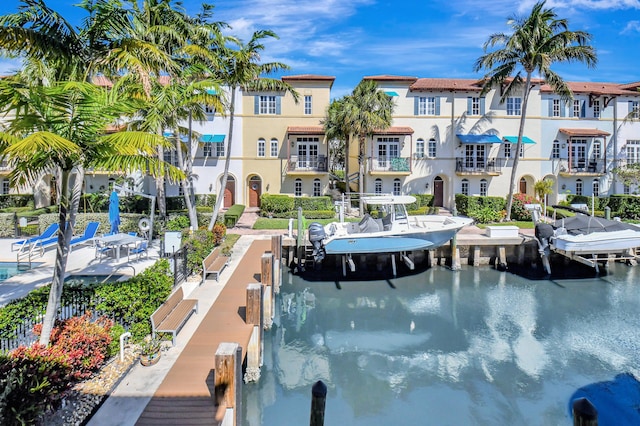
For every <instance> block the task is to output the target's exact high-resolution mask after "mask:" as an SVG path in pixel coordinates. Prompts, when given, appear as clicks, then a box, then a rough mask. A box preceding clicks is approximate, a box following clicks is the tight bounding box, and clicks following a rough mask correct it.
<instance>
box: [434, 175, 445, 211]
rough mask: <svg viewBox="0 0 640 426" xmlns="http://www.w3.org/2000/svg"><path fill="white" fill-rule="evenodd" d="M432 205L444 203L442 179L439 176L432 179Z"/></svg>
mask: <svg viewBox="0 0 640 426" xmlns="http://www.w3.org/2000/svg"><path fill="white" fill-rule="evenodd" d="M433 205H434V206H436V207H442V206H443V205H444V181H443V180H442V179H441V178H439V177H436V178H435V180H434V181H433Z"/></svg>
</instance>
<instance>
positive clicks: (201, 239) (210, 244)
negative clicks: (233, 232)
mask: <svg viewBox="0 0 640 426" xmlns="http://www.w3.org/2000/svg"><path fill="white" fill-rule="evenodd" d="M223 227H224V225H223V224H221V223H219V222H218V223H216V224H215V225H214V226H213V232H209V231H208V230H206V229H199V230H197V231H195V232H193V233H192V234H191V235H189V237H188V238H186V239H185V240H184V241H183V247H185V249H186V250H187V269H188V270H189V271H190V272H191V273H192V274H199V273H201V272H202V261H203V260H204V258H205V257H207V256H208V255H209V253H211V250H213V248H214V247H215V246H216V245H218V244H216V241H217V240H218V238H219V236H218V233H219V232H221V231H224V229H222V228H223Z"/></svg>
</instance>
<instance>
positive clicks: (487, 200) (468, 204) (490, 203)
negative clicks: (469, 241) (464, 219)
mask: <svg viewBox="0 0 640 426" xmlns="http://www.w3.org/2000/svg"><path fill="white" fill-rule="evenodd" d="M505 206H506V201H505V199H504V198H502V197H478V196H469V195H463V194H456V210H457V211H458V214H459V215H462V216H469V211H470V210H471V211H475V210H477V209H482V208H485V207H486V208H489V209H492V210H495V211H498V212H499V211H502V210H504V209H505ZM469 217H471V216H469Z"/></svg>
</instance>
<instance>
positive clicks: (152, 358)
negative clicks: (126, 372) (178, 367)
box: [140, 352, 162, 367]
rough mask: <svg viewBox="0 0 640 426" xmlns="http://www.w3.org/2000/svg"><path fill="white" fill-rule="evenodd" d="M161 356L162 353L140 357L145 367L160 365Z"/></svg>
mask: <svg viewBox="0 0 640 426" xmlns="http://www.w3.org/2000/svg"><path fill="white" fill-rule="evenodd" d="M161 355H162V354H161V353H160V352H158V353H157V354H151V355H140V364H142V365H144V366H145V367H148V366H150V365H155V364H157V363H158V361H160V356H161Z"/></svg>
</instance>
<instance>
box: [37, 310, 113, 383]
mask: <svg viewBox="0 0 640 426" xmlns="http://www.w3.org/2000/svg"><path fill="white" fill-rule="evenodd" d="M112 326H113V321H111V320H109V319H107V318H99V319H98V320H97V321H95V322H92V321H91V313H90V312H87V313H85V314H84V315H83V316H80V317H72V318H69V319H66V320H63V321H59V322H57V325H56V326H55V327H54V329H53V331H52V333H51V346H52V347H53V348H54V349H56V350H58V351H60V353H63V354H64V356H65V357H66V362H67V363H68V365H69V366H70V367H71V375H72V377H73V378H74V379H76V380H81V379H85V378H87V377H90V376H91V374H92V373H93V372H94V371H96V370H97V369H99V368H100V367H101V366H102V365H103V364H104V362H105V359H106V357H107V354H108V353H109V344H110V343H111V335H110V333H109V332H110V330H111V327H112ZM41 330H42V325H41V324H38V325H36V326H34V333H35V334H37V335H39V334H40V332H41Z"/></svg>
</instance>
